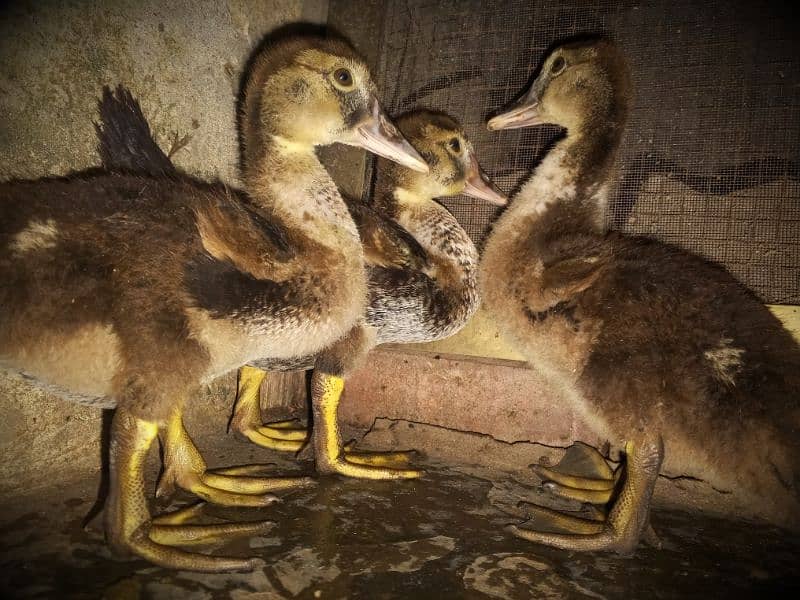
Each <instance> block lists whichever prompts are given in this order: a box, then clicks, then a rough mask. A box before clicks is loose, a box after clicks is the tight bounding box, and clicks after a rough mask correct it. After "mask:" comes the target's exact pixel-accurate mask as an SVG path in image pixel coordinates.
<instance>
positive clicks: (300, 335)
mask: <svg viewBox="0 0 800 600" xmlns="http://www.w3.org/2000/svg"><path fill="white" fill-rule="evenodd" d="M373 87H374V86H373V84H372V83H371V80H370V77H369V73H368V71H367V68H366V66H365V65H364V64H363V62H361V61H360V60H359V59H358V58H357V57H356V56H355V54H354V53H353V51H352V50H351V49H349V47H348V46H347V45H346V44H344V43H343V42H339V41H334V40H325V39H318V38H293V39H287V40H284V41H283V42H279V43H277V44H275V45H273V46H269V47H266V48H264V49H263V50H261V54H260V55H259V56H258V57H256V59H255V60H254V61H253V70H252V71H251V73H250V78H249V81H248V83H247V85H246V86H245V93H244V101H243V107H244V114H243V117H242V127H243V128H244V136H243V138H244V141H245V151H246V152H245V160H244V165H245V175H246V180H247V182H248V192H249V193H248V194H243V193H241V192H237V191H234V190H231V189H229V188H226V187H225V186H223V185H220V184H207V183H204V182H200V181H197V180H194V179H192V178H189V177H185V176H179V177H162V178H156V177H137V176H131V175H114V174H110V175H85V176H75V177H72V178H68V179H60V180H59V179H44V180H39V181H33V182H7V183H4V184H2V185H0V222H1V223H2V226H1V227H0V277H2V279H3V281H4V285H3V287H2V289H1V291H0V305H2V307H3V310H2V313H0V357H1V359H2V362H3V364H4V365H5V366H7V367H9V368H12V369H15V370H18V371H22V372H24V373H26V374H28V375H31V376H33V377H34V378H35V379H36V380H38V381H40V382H42V383H43V384H44V385H46V386H48V387H49V388H50V389H61V390H62V391H63V395H65V396H66V397H69V398H72V399H75V398H77V397H83V398H85V399H88V400H89V401H90V402H97V399H98V398H99V399H101V400H100V402H102V403H105V404H112V405H113V404H115V405H116V406H117V407H118V411H117V415H116V416H115V421H114V426H113V430H112V442H111V461H112V463H111V494H110V497H109V502H108V505H109V506H108V509H107V511H106V524H107V530H108V533H109V538H110V541H111V543H112V545H113V546H114V547H115V548H117V549H125V550H130V551H133V552H134V553H136V554H138V555H140V556H142V557H145V558H147V559H149V560H152V561H154V562H157V563H159V564H162V565H166V566H174V567H180V568H197V569H200V570H219V569H231V568H252V566H253V565H254V563H253V561H245V560H239V561H221V560H218V559H213V558H208V557H202V556H201V555H194V554H188V553H184V552H181V551H178V550H175V549H173V548H170V547H168V546H166V545H162V544H160V543H158V541H157V539H163V538H158V536H156V535H153V534H152V532H153V531H154V529H153V527H154V525H153V523H152V522H151V521H150V519H149V515H148V513H147V509H146V502H145V500H144V490H143V486H144V482H143V480H142V461H143V460H144V457H145V456H146V449H147V447H148V446H149V444H150V443H151V442H152V440H153V439H154V437H155V433H156V432H157V431H158V430H159V429H162V432H163V431H165V432H166V433H165V437H164V443H165V446H166V450H165V453H167V454H170V455H175V456H184V457H185V459H186V462H185V464H182V465H181V466H182V470H181V472H180V474H179V475H178V476H176V477H177V481H176V482H177V483H178V485H182V486H184V487H187V488H188V489H191V490H192V491H194V492H195V493H197V494H199V495H201V496H202V497H204V498H207V499H210V500H212V501H219V502H222V503H228V504H236V505H242V504H245V505H264V504H266V503H268V502H271V501H272V500H273V498H272V497H270V496H269V495H264V490H265V489H268V488H265V487H263V486H260V483H259V482H258V481H253V480H252V478H241V479H237V478H235V477H230V478H225V477H222V476H216V477H215V478H214V481H217V482H220V483H219V485H220V486H221V489H212V488H213V487H214V486H213V484H211V485H209V483H208V482H209V481H210V480H211V477H206V473H205V463H204V462H203V461H202V457H200V455H199V453H197V452H196V450H195V449H194V448H193V446H191V440H190V439H189V438H188V436H187V435H185V431H184V430H183V427H182V424H181V419H180V413H181V407H182V405H183V403H184V402H186V401H187V400H189V399H190V398H191V396H192V393H193V391H194V390H195V389H196V388H197V386H198V385H199V384H201V383H202V382H204V381H208V380H210V379H212V378H214V377H216V376H217V375H219V374H221V373H224V372H226V371H229V370H230V369H232V368H236V367H239V366H241V365H242V364H244V363H246V362H250V361H253V360H256V359H258V358H262V357H272V358H278V359H289V358H292V357H296V356H298V355H309V354H316V353H317V352H319V351H320V350H322V349H323V348H325V347H327V346H328V345H330V344H332V343H333V342H335V341H336V340H337V339H339V338H341V337H342V336H343V335H345V334H347V333H348V332H349V331H350V330H351V329H352V328H353V327H354V326H358V322H359V320H360V319H361V318H362V316H363V313H364V309H365V303H366V276H365V272H364V262H363V252H362V250H361V244H360V242H359V239H358V233H357V231H356V227H355V225H354V223H353V221H352V219H351V218H350V215H349V213H348V211H347V207H346V205H345V203H344V202H343V201H342V199H341V197H340V196H339V193H338V191H337V189H336V186H335V185H334V184H333V181H332V180H331V179H330V177H329V176H328V174H327V172H326V171H325V169H324V168H323V167H322V165H321V164H320V163H319V161H318V160H317V158H316V155H315V153H314V147H315V146H317V145H320V144H329V143H333V142H336V141H340V142H343V143H348V144H355V145H361V146H364V147H367V148H371V147H373V146H375V147H377V149H378V151H380V152H382V153H384V154H386V155H390V156H393V157H395V158H397V159H399V160H403V161H404V162H406V163H407V164H410V165H416V166H418V167H420V168H424V167H422V165H424V163H422V161H421V159H420V158H419V156H418V155H416V153H415V152H414V151H413V150H412V149H411V148H410V147H409V146H408V144H407V143H406V142H405V141H404V140H403V139H402V138H401V137H400V136H399V135H397V134H396V131H395V130H394V129H393V127H392V126H391V124H389V123H388V121H386V119H385V116H384V115H383V114H382V112H381V111H380V109H379V106H378V104H377V100H376V99H375V96H374V93H373V92H374V90H373ZM365 136H366V137H365ZM259 486H260V487H259ZM242 490H246V491H242ZM248 495H249V497H248ZM176 543H178V542H176Z"/></svg>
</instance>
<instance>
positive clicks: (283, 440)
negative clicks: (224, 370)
mask: <svg viewBox="0 0 800 600" xmlns="http://www.w3.org/2000/svg"><path fill="white" fill-rule="evenodd" d="M265 377H266V373H265V372H264V371H262V370H261V369H257V368H256V367H250V366H244V367H242V368H241V369H239V379H238V383H237V387H236V403H235V404H234V409H233V417H232V418H231V424H230V428H231V429H232V430H233V431H236V432H238V433H240V434H241V435H243V436H244V437H246V438H247V439H248V440H250V441H251V442H253V443H254V444H256V445H258V446H261V447H262V448H269V449H271V450H281V451H284V452H297V451H299V450H300V449H301V448H302V447H303V445H304V444H305V443H306V441H307V439H308V431H307V430H306V429H304V428H301V427H298V426H297V422H296V421H278V422H276V423H270V424H268V425H264V424H262V422H261V407H260V403H259V390H260V389H261V383H262V382H263V381H264V378H265Z"/></svg>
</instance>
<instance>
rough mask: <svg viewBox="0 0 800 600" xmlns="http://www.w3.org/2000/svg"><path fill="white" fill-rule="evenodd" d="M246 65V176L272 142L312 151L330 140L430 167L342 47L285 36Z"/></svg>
mask: <svg viewBox="0 0 800 600" xmlns="http://www.w3.org/2000/svg"><path fill="white" fill-rule="evenodd" d="M251 65H252V66H251V69H250V74H249V77H248V79H247V81H246V83H245V86H244V89H243V92H244V93H243V98H242V104H241V111H240V115H239V116H240V123H239V124H240V130H241V134H242V141H243V167H244V170H245V173H247V172H248V171H249V170H251V169H257V168H258V164H259V162H260V161H261V159H263V157H264V154H265V151H266V148H268V147H269V146H270V145H271V144H279V145H282V146H283V147H284V148H287V149H289V150H296V151H301V152H303V151H305V152H313V148H314V147H315V146H321V145H327V144H332V143H334V142H340V143H343V144H348V145H353V146H360V147H362V148H365V149H367V150H370V151H372V152H374V153H376V154H378V155H380V156H383V157H386V158H388V159H390V160H393V161H396V162H398V163H400V164H402V165H403V166H405V167H407V168H409V169H413V170H417V171H422V172H426V171H427V170H428V165H427V164H426V163H425V161H424V160H423V159H422V157H421V156H419V154H418V153H417V152H416V151H415V150H414V148H413V147H412V146H411V145H410V144H409V143H408V142H407V141H406V140H405V139H404V138H403V136H402V135H401V134H400V132H399V131H398V130H397V129H396V128H395V126H394V125H393V124H392V123H391V121H389V119H388V118H387V117H386V115H385V113H384V112H383V109H382V108H381V106H380V103H379V102H378V99H377V97H376V92H375V84H374V83H373V82H372V78H371V77H370V74H369V70H368V69H367V66H366V65H365V64H364V62H363V60H361V58H359V56H358V55H357V54H356V53H355V51H354V50H353V49H352V48H351V47H350V46H349V45H348V44H347V43H346V42H344V41H342V40H338V39H331V38H323V37H311V36H309V37H293V38H288V39H285V40H283V41H281V42H278V43H275V44H273V45H270V46H266V47H265V48H264V49H263V50H261V51H260V52H259V53H258V54H257V55H256V56H255V57H254V58H253V59H252V61H251Z"/></svg>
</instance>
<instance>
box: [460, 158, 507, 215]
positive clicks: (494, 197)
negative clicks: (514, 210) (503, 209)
mask: <svg viewBox="0 0 800 600" xmlns="http://www.w3.org/2000/svg"><path fill="white" fill-rule="evenodd" d="M464 194H465V195H467V196H470V197H472V198H480V199H481V200H486V201H487V202H491V203H492V204H496V205H497V206H505V205H506V203H507V202H508V198H507V197H506V196H505V194H503V192H501V191H500V190H499V189H497V186H495V184H494V183H493V182H492V180H491V179H489V176H488V175H487V174H486V173H485V171H484V170H483V169H481V166H480V165H479V164H478V159H477V158H476V157H475V154H474V153H470V155H469V171H467V181H466V186H465V187H464Z"/></svg>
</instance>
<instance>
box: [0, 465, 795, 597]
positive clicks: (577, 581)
mask: <svg viewBox="0 0 800 600" xmlns="http://www.w3.org/2000/svg"><path fill="white" fill-rule="evenodd" d="M258 458H260V459H261V460H262V461H263V460H264V456H263V454H261V455H260V456H259V457H258ZM271 458H272V457H271V456H270V459H271ZM279 463H280V464H279V466H277V467H275V468H274V469H275V471H274V472H276V473H277V472H279V473H281V474H287V473H290V472H298V473H299V472H303V471H304V472H310V470H311V469H310V464H308V463H303V464H298V463H295V462H292V461H287V460H285V459H279ZM426 469H427V472H426V475H425V477H424V478H423V479H421V480H419V481H404V482H369V481H358V480H352V479H345V478H340V477H324V478H320V480H319V483H318V484H317V485H316V486H315V487H313V488H309V489H305V490H301V491H295V492H292V493H290V494H287V495H285V496H284V499H283V502H281V503H279V504H275V505H272V506H270V507H267V508H262V509H235V510H234V509H227V508H220V507H212V506H207V507H206V511H205V515H206V518H207V519H208V520H209V521H210V522H213V521H214V520H215V519H231V520H239V521H242V520H254V519H265V518H266V519H270V520H273V521H274V522H275V525H274V527H273V528H272V529H271V530H269V531H267V532H266V533H264V534H262V535H259V536H256V537H252V538H244V539H239V540H236V541H233V542H230V543H228V544H227V545H225V546H219V547H215V548H211V549H210V551H211V552H212V553H213V554H216V555H238V556H246V555H256V556H260V557H262V558H263V559H264V560H265V561H266V566H265V567H263V568H262V569H258V570H256V571H255V572H253V573H234V574H220V575H208V574H199V573H191V572H180V571H169V570H165V569H162V568H159V567H154V566H152V565H149V564H147V563H146V562H144V561H141V560H128V561H125V560H120V559H116V558H112V556H111V555H110V553H109V551H108V549H107V548H106V546H105V543H104V541H103V535H102V532H101V531H100V529H99V520H97V521H95V522H94V523H93V524H92V525H91V526H89V527H88V528H83V527H82V520H83V519H84V517H85V515H86V514H87V512H88V511H89V509H90V507H91V505H92V504H93V502H94V501H95V497H96V486H97V482H96V481H94V480H92V479H91V478H87V480H86V481H82V482H77V483H75V484H72V485H66V486H60V487H58V488H56V489H53V490H52V491H50V492H49V493H48V494H47V496H46V497H42V498H41V499H36V498H33V499H30V498H27V499H25V500H24V502H22V501H20V502H15V503H13V505H12V504H9V505H8V506H6V507H4V510H3V513H2V522H0V596H2V597H3V598H101V597H104V598H112V599H114V598H119V599H129V598H131V599H132V598H154V599H162V598H186V599H197V600H205V599H216V598H231V599H233V600H241V599H252V600H256V599H258V600H269V599H276V598H365V599H366V598H369V599H383V598H387V599H388V598H504V599H509V600H513V599H518V598H520V599H521V598H553V599H560V598H564V599H571V598H654V599H656V598H708V597H711V596H712V595H713V596H715V597H720V596H723V595H724V596H727V597H729V598H739V597H754V598H755V597H770V598H775V597H784V596H786V597H790V596H791V597H798V596H797V594H798V592H800V560H799V559H800V542H798V541H797V540H795V539H793V538H792V537H790V535H789V534H787V533H785V532H782V531H780V530H777V529H774V528H770V527H765V526H761V525H754V524H742V523H736V522H733V521H726V520H721V519H715V518H709V517H706V516H702V515H697V514H688V513H683V512H675V511H668V510H664V509H661V510H656V511H654V514H653V517H652V522H653V526H654V528H655V529H656V531H657V532H658V533H659V535H660V537H661V539H662V542H663V547H662V548H661V549H659V550H657V549H654V548H649V547H646V546H644V545H642V546H640V548H639V549H638V550H637V552H636V554H635V556H633V557H631V558H621V557H617V556H614V555H608V554H581V553H569V552H563V551H559V550H555V549H550V548H545V547H541V546H536V545H534V544H531V543H529V542H526V541H524V540H521V539H518V538H515V537H513V536H511V535H510V534H508V533H506V532H505V531H504V530H503V527H504V525H506V524H508V523H512V522H514V523H519V522H521V520H522V519H520V518H519V517H518V516H513V515H512V514H509V513H513V512H515V510H514V509H513V507H514V506H515V505H516V501H517V500H518V499H519V498H521V497H525V496H526V495H529V494H530V490H528V489H527V488H524V487H523V486H521V485H520V484H519V483H517V482H515V481H514V480H513V479H512V478H511V477H510V476H508V475H502V474H490V476H486V475H485V474H483V473H481V474H480V476H478V475H476V474H475V473H476V472H475V471H474V470H473V471H469V470H467V471H465V470H464V469H460V470H459V469H458V468H455V467H444V466H440V465H439V466H437V465H430V464H429V465H426ZM183 499H184V500H189V497H185V498H183ZM21 500H22V499H21ZM509 507H512V508H511V509H509Z"/></svg>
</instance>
